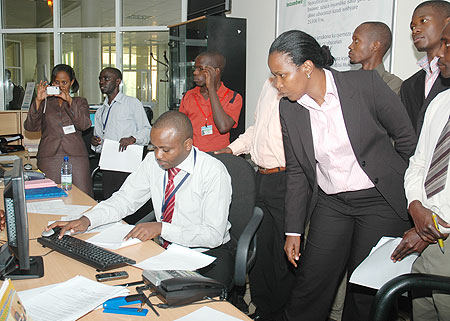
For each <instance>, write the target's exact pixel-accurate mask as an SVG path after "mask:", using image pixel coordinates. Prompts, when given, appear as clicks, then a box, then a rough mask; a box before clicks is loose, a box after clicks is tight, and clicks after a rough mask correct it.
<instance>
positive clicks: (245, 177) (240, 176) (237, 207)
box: [210, 153, 256, 244]
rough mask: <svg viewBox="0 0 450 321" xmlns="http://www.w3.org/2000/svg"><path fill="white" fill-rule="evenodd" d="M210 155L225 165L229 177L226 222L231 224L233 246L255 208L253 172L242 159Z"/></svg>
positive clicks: (231, 156)
mask: <svg viewBox="0 0 450 321" xmlns="http://www.w3.org/2000/svg"><path fill="white" fill-rule="evenodd" d="M210 154H211V155H212V156H214V157H215V158H217V159H219V160H220V161H221V162H222V163H223V164H224V165H225V167H226V168H227V170H228V173H229V174H230V176H231V185H232V188H233V194H232V197H231V205H230V215H229V218H228V220H229V221H230V223H231V230H230V233H231V239H232V241H233V242H234V244H237V242H238V240H239V237H240V236H241V234H242V232H243V231H244V229H245V227H246V226H247V223H248V222H249V221H250V218H251V217H252V215H253V209H254V207H255V199H256V182H255V171H254V169H253V168H252V166H251V165H250V164H249V163H248V162H247V161H246V160H245V159H243V158H242V157H238V156H234V155H231V154H218V155H215V154H212V153H210Z"/></svg>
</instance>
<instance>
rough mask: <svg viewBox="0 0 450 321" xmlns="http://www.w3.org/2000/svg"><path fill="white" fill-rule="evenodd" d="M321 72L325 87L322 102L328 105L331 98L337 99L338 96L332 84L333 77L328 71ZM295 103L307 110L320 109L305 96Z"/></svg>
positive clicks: (312, 100)
mask: <svg viewBox="0 0 450 321" xmlns="http://www.w3.org/2000/svg"><path fill="white" fill-rule="evenodd" d="M323 71H324V72H325V85H326V88H325V96H324V100H325V102H327V103H328V102H329V101H330V100H331V99H333V98H334V99H339V95H338V91H337V87H336V84H335V83H334V77H333V74H332V72H331V71H330V70H328V69H323ZM297 102H298V103H299V104H300V105H302V106H305V107H306V108H308V109H311V108H314V109H320V106H319V105H318V104H317V103H316V102H315V101H314V99H312V98H311V97H309V96H308V95H306V94H305V95H303V96H302V97H301V98H300V99H299V100H297Z"/></svg>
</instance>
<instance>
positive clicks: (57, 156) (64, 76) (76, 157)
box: [24, 64, 92, 196]
mask: <svg viewBox="0 0 450 321" xmlns="http://www.w3.org/2000/svg"><path fill="white" fill-rule="evenodd" d="M51 84H52V85H53V86H58V87H59V88H60V94H59V95H48V94H47V87H48V86H49V85H48V84H47V82H45V81H44V82H43V81H41V82H40V83H39V84H38V86H37V96H36V99H35V101H34V102H33V104H32V105H31V107H30V110H29V111H28V115H27V119H26V120H25V123H24V127H25V129H26V130H28V131H41V132H42V137H41V141H40V143H39V150H38V154H37V165H38V168H39V169H40V170H41V171H43V172H44V173H45V175H46V176H47V177H49V178H51V179H52V180H54V181H55V182H56V183H58V184H59V183H61V164H62V162H63V161H64V156H69V161H70V162H71V163H72V166H73V174H72V182H73V184H74V185H76V186H77V187H78V188H80V189H81V190H82V191H83V192H85V193H86V194H89V195H90V196H92V183H91V178H90V170H89V160H88V152H87V150H86V145H85V144H84V142H83V139H82V137H81V134H82V131H83V130H86V129H88V128H89V127H90V126H91V120H90V118H89V105H88V102H87V100H86V98H83V97H71V96H70V93H69V91H71V92H72V93H75V92H77V91H78V88H79V85H78V81H77V79H76V78H75V72H74V70H73V69H72V67H70V66H68V65H64V64H60V65H56V66H55V67H54V68H53V70H52V78H51Z"/></svg>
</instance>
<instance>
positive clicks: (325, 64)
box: [269, 30, 334, 68]
mask: <svg viewBox="0 0 450 321" xmlns="http://www.w3.org/2000/svg"><path fill="white" fill-rule="evenodd" d="M274 52H279V53H284V54H287V55H288V56H289V57H290V58H291V59H292V62H293V63H294V64H295V65H296V66H301V65H303V63H304V62H305V61H306V60H311V61H312V62H313V63H314V66H316V67H318V68H329V67H330V66H331V65H332V64H333V63H334V57H333V56H332V55H331V52H330V48H329V47H328V46H325V45H324V46H322V47H321V46H320V45H319V43H318V42H317V40H316V39H314V38H313V37H312V36H310V35H309V34H307V33H306V32H303V31H300V30H290V31H286V32H283V33H282V34H281V35H279V36H278V38H277V39H275V40H274V42H273V43H272V45H271V46H270V49H269V55H270V54H272V53H274Z"/></svg>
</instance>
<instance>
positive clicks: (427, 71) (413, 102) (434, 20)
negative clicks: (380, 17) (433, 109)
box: [400, 0, 450, 135]
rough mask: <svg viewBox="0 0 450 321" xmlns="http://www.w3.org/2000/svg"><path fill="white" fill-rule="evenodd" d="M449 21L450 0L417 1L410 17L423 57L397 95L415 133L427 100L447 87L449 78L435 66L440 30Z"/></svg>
mask: <svg viewBox="0 0 450 321" xmlns="http://www.w3.org/2000/svg"><path fill="white" fill-rule="evenodd" d="M449 21H450V3H449V2H447V1H439V0H438V1H436V0H435V1H425V2H422V3H421V4H419V5H418V6H417V7H416V9H415V10H414V13H413V16H412V19H411V24H410V26H411V32H412V39H413V42H414V46H415V47H416V49H417V51H419V52H426V56H425V57H423V58H422V59H421V60H419V61H418V62H417V64H418V65H419V66H420V68H421V69H420V70H419V71H418V72H416V73H415V74H414V75H412V76H411V77H409V78H408V79H406V80H405V81H404V82H403V85H402V87H401V89H400V96H401V99H402V102H403V105H405V107H406V110H407V111H408V115H409V118H410V119H411V122H412V124H413V127H414V129H415V130H416V133H417V135H419V134H420V130H421V128H422V124H423V117H424V115H425V111H426V110H427V107H428V105H429V104H430V102H431V101H432V100H433V98H434V97H436V95H437V94H439V93H440V92H442V91H444V90H446V89H447V88H449V86H450V81H449V80H448V79H444V78H442V77H439V68H438V65H437V61H438V58H439V57H437V52H438V50H439V47H440V44H441V33H442V29H444V27H445V25H446V24H447V22H449Z"/></svg>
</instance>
